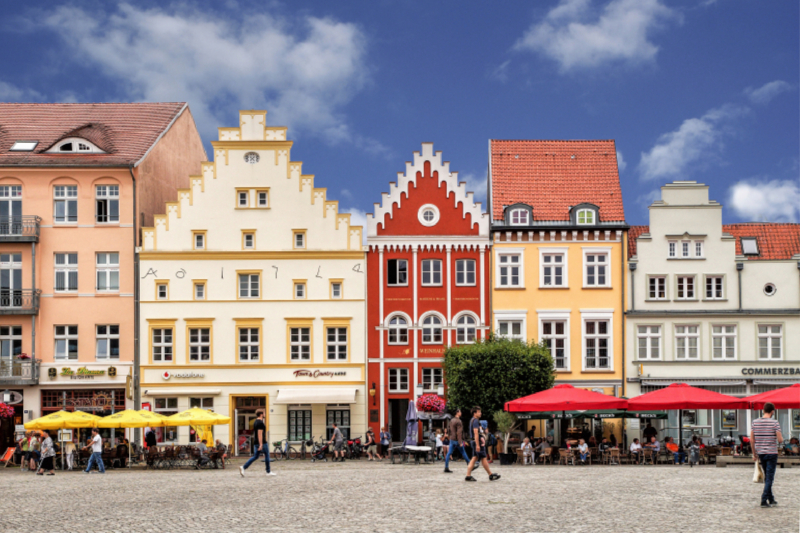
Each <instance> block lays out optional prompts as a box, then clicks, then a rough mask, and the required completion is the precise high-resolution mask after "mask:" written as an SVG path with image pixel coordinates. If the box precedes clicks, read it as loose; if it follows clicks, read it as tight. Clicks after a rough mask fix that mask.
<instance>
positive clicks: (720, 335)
mask: <svg viewBox="0 0 800 533" xmlns="http://www.w3.org/2000/svg"><path fill="white" fill-rule="evenodd" d="M714 328H721V329H722V330H721V331H720V332H716V331H714ZM726 328H733V332H727V331H725V329H726ZM738 330H739V328H738V326H737V325H736V324H721V323H720V324H715V323H712V324H711V360H712V361H736V360H737V359H738V358H739V347H738V344H739V338H738V337H739V335H738V333H739V331H738ZM716 339H720V356H719V357H717V355H716V353H715V352H716V350H717V347H716V346H715V345H714V341H715V340H716ZM729 344H732V345H733V346H730V345H729ZM728 348H733V357H728V356H727V355H726V353H727V349H728Z"/></svg>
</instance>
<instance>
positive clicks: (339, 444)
mask: <svg viewBox="0 0 800 533" xmlns="http://www.w3.org/2000/svg"><path fill="white" fill-rule="evenodd" d="M330 444H333V462H334V463H335V462H336V459H339V462H341V463H343V462H344V437H343V436H342V430H340V429H339V426H338V425H337V424H336V423H334V424H333V434H332V435H331V440H329V441H328V445H330ZM340 454H341V455H340Z"/></svg>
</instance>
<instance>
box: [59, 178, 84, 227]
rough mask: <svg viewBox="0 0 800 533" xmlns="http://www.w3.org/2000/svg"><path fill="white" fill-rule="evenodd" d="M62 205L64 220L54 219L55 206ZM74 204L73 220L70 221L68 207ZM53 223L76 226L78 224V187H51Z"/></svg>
mask: <svg viewBox="0 0 800 533" xmlns="http://www.w3.org/2000/svg"><path fill="white" fill-rule="evenodd" d="M59 203H63V204H64V220H58V218H56V213H57V210H56V205H58V204H59ZM72 203H74V204H75V220H70V219H69V217H70V215H69V206H70V204H72ZM53 223H54V224H77V223H78V186H77V185H54V186H53Z"/></svg>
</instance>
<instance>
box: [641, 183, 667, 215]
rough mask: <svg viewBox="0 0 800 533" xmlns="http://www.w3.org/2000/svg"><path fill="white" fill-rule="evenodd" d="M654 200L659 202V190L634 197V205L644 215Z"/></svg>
mask: <svg viewBox="0 0 800 533" xmlns="http://www.w3.org/2000/svg"><path fill="white" fill-rule="evenodd" d="M656 200H661V189H654V190H652V191H650V192H649V193H647V194H640V195H639V196H637V197H636V205H638V206H639V208H640V209H642V211H644V212H645V213H646V212H647V211H648V208H649V207H650V206H651V205H652V204H653V202H655V201H656Z"/></svg>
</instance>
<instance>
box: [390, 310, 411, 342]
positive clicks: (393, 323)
mask: <svg viewBox="0 0 800 533" xmlns="http://www.w3.org/2000/svg"><path fill="white" fill-rule="evenodd" d="M389 344H408V321H407V320H406V319H405V318H403V317H402V316H393V317H392V318H391V319H390V320H389Z"/></svg>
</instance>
